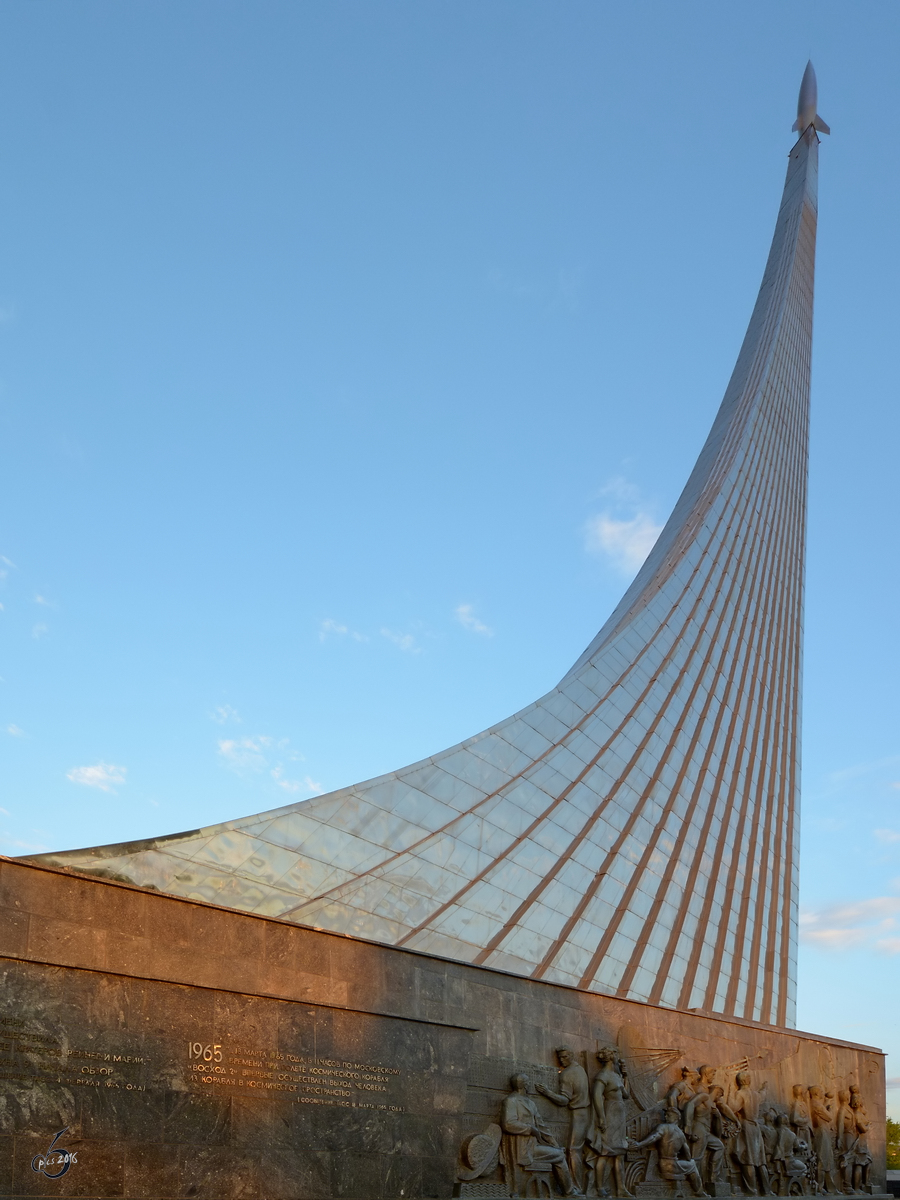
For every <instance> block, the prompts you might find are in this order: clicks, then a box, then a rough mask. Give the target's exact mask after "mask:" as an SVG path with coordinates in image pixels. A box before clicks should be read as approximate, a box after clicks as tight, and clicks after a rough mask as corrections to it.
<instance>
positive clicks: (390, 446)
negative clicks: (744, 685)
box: [0, 0, 900, 1115]
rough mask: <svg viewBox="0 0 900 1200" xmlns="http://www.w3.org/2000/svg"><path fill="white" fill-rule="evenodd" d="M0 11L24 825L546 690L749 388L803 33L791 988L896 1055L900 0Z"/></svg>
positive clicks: (196, 817)
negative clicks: (752, 317)
mask: <svg viewBox="0 0 900 1200" xmlns="http://www.w3.org/2000/svg"><path fill="white" fill-rule="evenodd" d="M0 33H2V37H0V161H2V163H3V172H2V177H0V219H2V228H3V231H4V234H5V236H4V237H3V238H2V239H0V432H2V441H3V446H4V460H5V461H4V470H3V472H2V477H0V500H2V506H0V513H2V522H0V554H2V556H3V561H2V563H0V569H2V572H3V577H2V588H0V602H2V605H3V610H2V612H0V638H2V664H0V675H2V682H0V731H5V732H0V754H2V761H0V772H2V774H0V808H2V811H0V835H2V840H0V850H2V851H3V852H5V853H8V854H13V855H15V854H25V853H28V852H29V851H31V850H36V849H58V848H64V847H72V846H82V845H91V844H96V843H98V842H112V841H119V840H122V839H126V838H139V837H144V836H150V835H153V834H162V833H169V832H173V831H176V830H180V829H187V828H192V827H195V826H197V825H202V824H207V823H211V822H214V821H219V820H224V819H228V818H231V817H237V816H242V815H244V814H247V813H250V812H254V811H259V810H262V809H265V808H268V807H274V806H276V805H278V804H283V803H286V802H288V801H289V800H291V799H300V798H302V797H304V796H307V795H312V794H314V793H315V792H317V791H319V790H330V789H332V788H335V787H338V786H341V785H343V784H347V783H352V782H354V781H355V780H358V779H362V778H365V777H368V776H371V775H375V774H378V773H380V772H382V771H386V770H390V769H393V768H395V767H398V766H400V765H403V764H404V763H406V762H410V761H413V760H415V759H418V758H420V757H422V756H424V755H427V754H429V753H432V752H434V751H436V750H439V749H442V748H443V747H445V746H447V745H449V744H451V743H453V742H455V741H457V740H459V739H460V738H462V737H464V736H466V735H468V734H471V733H474V732H476V731H478V730H479V729H481V728H483V727H485V726H486V725H488V724H490V723H491V722H493V721H495V720H498V719H500V718H502V717H504V716H506V715H508V714H509V713H510V712H512V711H514V710H515V709H516V708H518V707H520V706H521V705H523V704H525V703H527V702H529V701H530V700H532V699H534V698H536V697H537V696H538V695H539V694H541V693H542V692H544V691H546V690H547V689H548V688H549V687H551V686H552V685H553V684H555V683H556V682H557V681H558V679H559V678H560V677H561V676H562V675H563V674H564V672H565V671H566V670H567V668H568V667H569V665H570V664H571V663H572V662H573V661H574V659H575V658H576V657H577V656H578V655H579V654H580V653H581V651H582V650H583V649H584V647H585V646H586V645H587V643H588V642H589V641H590V640H591V638H592V637H593V635H594V633H595V632H596V630H597V629H598V628H599V626H600V625H601V624H602V622H603V620H604V619H605V617H606V616H607V615H608V613H609V611H610V610H611V608H612V607H613V605H614V604H615V602H616V601H617V599H618V598H619V596H620V594H621V592H622V591H623V589H624V587H625V586H626V584H627V582H628V580H629V578H630V577H631V576H632V575H633V573H634V571H635V569H636V566H637V565H638V563H639V561H640V557H641V554H642V553H643V552H644V551H645V550H646V548H647V546H648V545H649V543H650V541H652V537H653V532H654V530H655V529H656V528H658V526H659V525H660V524H661V522H662V521H663V520H664V518H665V516H666V515H667V513H668V511H669V509H670V508H671V506H672V504H673V503H674V501H675V499H676V497H677V495H678V493H679V491H680V489H681V487H682V485H683V483H684V481H685V479H686V478H687V475H688V473H689V470H690V468H691V466H692V464H693V461H694V458H695V456H696V454H697V451H698V450H699V448H700V445H701V444H702V441H703V439H704V437H705V435H706V431H707V429H708V427H709V425H710V422H711V420H712V417H713V415H714V413H715V410H716V407H717V406H718V403H719V400H720V399H721V395H722V392H723V390H724V387H725V384H726V382H727V379H728V375H729V373H730V370H731V366H732V364H733V361H734V358H735V355H736V353H737V349H738V347H739V345H740V341H741V338H742V337H743V333H744V329H745V327H746V322H747V319H748V317H749V313H750V309H751V307H752V304H753V301H754V299H755V295H756V289H757V287H758V285H759V279H760V276H761V273H762V268H763V264H764V260H765V255H766V252H767V249H768V242H769V238H770V236H771V232H772V227H773V223H774V218H775V212H776V208H777V203H778V200H779V196H780V191H781V186H782V182H783V176H784V170H785V165H786V155H787V151H788V149H789V148H790V145H791V141H792V137H791V133H790V126H791V123H792V121H793V119H794V116H795V111H796V96H797V89H798V87H799V82H800V77H801V75H802V72H803V68H804V66H805V63H806V60H807V58H808V57H809V56H810V55H811V56H812V58H813V60H814V62H815V65H816V69H817V72H818V76H819V87H820V106H819V107H820V111H821V113H822V115H823V117H824V118H825V120H826V121H828V122H829V124H830V125H831V127H832V129H833V130H834V134H833V136H832V137H831V138H826V139H823V146H822V151H821V197H820V199H821V211H820V216H821V220H820V231H819V258H818V280H817V306H816V342H815V360H814V380H813V390H814V396H813V401H814V419H813V435H812V465H811V491H810V524H809V570H808V589H807V622H806V631H807V640H806V680H805V711H804V772H803V780H804V792H803V795H804V826H803V829H804V843H803V876H802V899H803V905H804V910H805V917H804V944H803V947H802V955H801V979H800V1025H801V1027H803V1028H807V1029H810V1028H811V1029H814V1030H816V1031H818V1032H823V1033H827V1034H831V1035H834V1036H838V1037H844V1038H848V1039H850V1040H856V1041H863V1042H867V1043H869V1044H875V1045H881V1046H884V1047H886V1048H887V1049H888V1050H890V1051H892V1058H891V1059H889V1065H888V1073H889V1075H890V1076H892V1077H898V1082H900V1034H898V1033H897V1031H896V1021H895V1018H894V1012H893V1005H894V1004H895V1001H894V1000H893V999H892V995H891V993H892V992H894V991H895V989H896V984H897V977H898V966H900V811H898V808H900V737H898V704H897V682H896V681H897V679H898V675H900V653H898V639H897V633H896V628H897V620H896V618H897V593H898V584H900V570H898V565H897V528H898V517H900V512H898V509H900V501H898V489H897V484H896V479H897V466H896V458H897V450H896V447H897V444H898V434H900V418H898V405H897V383H896V379H897V370H896V346H897V329H898V316H900V313H898V307H900V303H898V293H897V287H896V280H897V278H898V273H900V241H898V235H897V223H896V222H897V203H898V193H900V161H898V151H897V148H896V146H897V140H896V135H895V132H894V129H893V125H894V123H895V122H896V120H897V114H898V112H900V75H898V72H897V70H896V60H897V53H898V47H900V36H898V35H900V8H898V6H897V5H896V4H895V3H893V2H891V3H881V2H878V0H869V3H867V4H865V5H855V6H849V5H846V4H834V3H818V4H816V5H815V6H814V8H811V7H810V6H809V5H800V4H795V3H784V2H783V0H780V2H779V3H769V2H760V0H754V2H753V3H731V4H727V5H723V4H721V3H718V2H716V3H690V2H685V3H680V4H678V5H672V4H669V3H662V2H660V3H639V2H638V3H624V2H622V3H616V4H611V3H601V2H599V0H590V2H586V3H581V2H578V0H564V2H562V3H551V2H550V0H546V2H543V3H531V2H529V0H510V2H504V0H490V2H489V3H484V4H474V3H470V4H464V3H436V2H428V0H415V2H411V3H400V2H384V3H377V4H372V3H371V2H370V0H366V2H365V3H355V2H350V0H346V2H339V3H331V2H328V3H325V2H322V3H303V4H298V3H295V2H294V0H291V2H289V3H269V2H264V0H263V2H257V3H253V4H250V3H246V2H244V3H240V4H237V3H231V2H229V0H212V2H209V3H200V2H192V0H188V2H185V0H177V2H172V3H169V2H167V0H153V2H152V3H141V2H139V0H131V2H130V3H129V4H127V5H120V4H117V3H113V2H112V0H109V2H103V3H93V2H90V0H82V2H81V3H79V4H69V5H60V4H54V3H50V2H44V0H27V2H20V3H15V2H10V0H6V2H5V3H3V4H2V6H0ZM860 984H862V985H863V986H859V985H860ZM889 1096H890V1097H891V1098H892V1100H894V1101H896V1102H897V1103H895V1104H894V1105H893V1107H894V1111H895V1113H896V1114H897V1115H900V1089H892V1091H891V1092H890V1093H889Z"/></svg>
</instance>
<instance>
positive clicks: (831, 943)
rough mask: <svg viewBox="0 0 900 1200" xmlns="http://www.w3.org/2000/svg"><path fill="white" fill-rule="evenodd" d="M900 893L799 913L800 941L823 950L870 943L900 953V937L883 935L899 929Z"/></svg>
mask: <svg viewBox="0 0 900 1200" xmlns="http://www.w3.org/2000/svg"><path fill="white" fill-rule="evenodd" d="M896 914H900V896H872V897H870V898H869V899H868V900H852V901H848V902H847V903H845V904H829V905H825V906H823V907H822V908H818V909H807V910H805V911H804V912H801V914H800V940H801V941H802V942H805V943H806V944H807V945H808V946H817V947H818V948H819V949H820V950H851V949H853V948H854V947H856V946H869V947H870V948H871V947H874V948H875V949H877V950H879V951H881V952H882V953H883V954H898V953H900V938H897V937H884V936H879V935H884V934H885V933H889V932H891V931H893V930H894V929H896V928H897V925H898V921H897V919H896Z"/></svg>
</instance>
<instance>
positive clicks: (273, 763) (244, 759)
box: [218, 734, 325, 795]
mask: <svg viewBox="0 0 900 1200" xmlns="http://www.w3.org/2000/svg"><path fill="white" fill-rule="evenodd" d="M218 753H219V755H220V757H221V758H223V759H224V760H225V763H226V765H227V766H228V767H229V768H230V770H232V771H234V772H235V773H236V774H238V775H241V776H244V777H245V778H246V777H247V776H248V775H261V774H263V773H268V774H269V775H270V776H271V778H272V779H273V780H274V781H275V783H276V784H277V785H278V787H280V788H281V789H282V790H283V791H285V792H310V793H313V794H315V795H320V794H321V793H322V792H323V791H324V790H325V789H324V788H323V787H322V785H321V784H320V783H317V782H316V781H315V780H314V779H312V778H310V776H309V775H304V776H303V778H302V779H294V778H291V777H290V776H289V775H288V774H287V768H286V767H285V762H288V763H298V762H303V755H302V754H298V753H297V751H296V750H293V749H291V744H290V739H289V738H273V737H269V736H268V735H266V734H257V735H256V736H255V737H244V738H220V739H219V742H218Z"/></svg>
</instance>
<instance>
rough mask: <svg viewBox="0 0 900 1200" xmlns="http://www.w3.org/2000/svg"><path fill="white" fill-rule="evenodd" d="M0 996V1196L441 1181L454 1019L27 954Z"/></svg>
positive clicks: (367, 1187) (449, 1119)
mask: <svg viewBox="0 0 900 1200" xmlns="http://www.w3.org/2000/svg"><path fill="white" fill-rule="evenodd" d="M0 996H2V1001H0V1134H2V1138H0V1140H2V1143H3V1149H2V1151H0V1153H2V1155H3V1157H2V1159H0V1195H3V1196H15V1197H20V1196H22V1197H24V1196H60V1197H63V1196H96V1197H111V1196H127V1197H134V1198H140V1200H157V1198H159V1200H162V1198H164V1197H165V1198H168V1197H173V1198H174V1197H184V1198H186V1200H187V1198H189V1197H190V1198H194V1197H197V1198H200V1197H209V1198H211V1200H220V1198H221V1200H225V1198H231V1197H248V1198H251V1197H259V1198H260V1200H293V1198H296V1200H307V1198H309V1200H314V1198H317V1197H348V1198H357V1197H358V1198H360V1200H362V1198H365V1200H371V1198H374V1197H404V1198H405V1197H408V1196H426V1197H429V1196H434V1197H437V1196H446V1195H447V1194H448V1192H449V1190H450V1187H451V1186H452V1180H453V1178H454V1172H455V1161H456V1153H457V1147H458V1145H459V1141H460V1137H461V1135H462V1126H461V1116H460V1114H461V1113H462V1112H463V1110H464V1108H465V1093H466V1074H467V1062H468V1055H469V1042H470V1040H471V1033H470V1032H469V1031H467V1030H465V1029H461V1028H458V1027H454V1026H451V1025H447V1024H442V1023H437V1022H433V1021H428V1020H418V1019H408V1018H399V1017H391V1016H381V1015H374V1014H372V1013H364V1012H354V1011H347V1010H340V1009H334V1008H329V1007H325V1006H322V1005H312V1004H303V1003H300V1002H292V1001H286V1000H276V999H268V998H265V997H259V996H247V995H241V994H236V993H232V992H226V991H221V990H213V989H207V988H197V987H187V986H183V985H178V984H168V983H161V982H155V981H150V980H139V979H128V978H122V977H117V976H110V975H103V974H100V973H96V972H91V971H80V970H73V969H71V968H65V967H49V966H42V965H39V964H34V963H16V964H9V963H7V964H4V967H3V969H2V972H0ZM62 1131H65V1132H62ZM58 1134H62V1136H60V1137H59V1138H58V1140H57V1146H56V1147H55V1148H54V1149H53V1151H52V1152H50V1146H51V1143H52V1142H53V1140H54V1138H55V1137H56V1136H57V1135H58ZM65 1154H68V1155H69V1157H70V1161H69V1164H68V1167H67V1169H66V1170H64V1171H62V1172H61V1173H60V1174H58V1175H57V1172H58V1171H60V1168H61V1167H64V1166H65V1165H66V1164H65V1159H64V1157H61V1156H64V1155H65ZM44 1159H47V1160H51V1159H52V1160H53V1161H47V1162H44V1165H43V1168H41V1167H40V1164H41V1163H42V1162H43V1160H44ZM56 1160H59V1161H56ZM35 1163H37V1164H38V1165H37V1166H35V1165H34V1164H35Z"/></svg>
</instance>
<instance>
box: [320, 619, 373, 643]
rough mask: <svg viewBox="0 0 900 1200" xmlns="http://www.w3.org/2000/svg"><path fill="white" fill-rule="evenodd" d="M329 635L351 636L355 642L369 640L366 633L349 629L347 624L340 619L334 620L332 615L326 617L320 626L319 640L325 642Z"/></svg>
mask: <svg viewBox="0 0 900 1200" xmlns="http://www.w3.org/2000/svg"><path fill="white" fill-rule="evenodd" d="M329 635H332V636H334V637H350V638H352V639H353V641H354V642H367V641H368V640H369V639H368V638H367V637H366V635H365V634H364V633H357V632H356V630H355V629H349V628H348V627H347V626H346V625H342V624H341V623H340V621H333V620H332V619H331V617H326V619H325V620H324V621H323V622H322V624H321V625H320V626H319V641H320V642H324V641H325V639H326V638H327V637H328V636H329Z"/></svg>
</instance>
